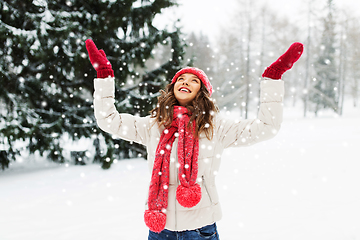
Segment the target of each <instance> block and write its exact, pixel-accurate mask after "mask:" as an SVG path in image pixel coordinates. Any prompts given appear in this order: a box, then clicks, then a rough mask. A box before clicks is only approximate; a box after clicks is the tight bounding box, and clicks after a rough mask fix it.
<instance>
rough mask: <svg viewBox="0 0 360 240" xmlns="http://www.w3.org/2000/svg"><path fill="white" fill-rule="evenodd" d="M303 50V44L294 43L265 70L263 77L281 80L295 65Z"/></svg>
mask: <svg viewBox="0 0 360 240" xmlns="http://www.w3.org/2000/svg"><path fill="white" fill-rule="evenodd" d="M303 49H304V46H303V44H302V43H299V42H296V43H293V44H292V45H291V46H290V47H289V49H288V50H287V51H286V52H285V53H284V54H283V55H281V56H280V57H279V58H278V59H277V60H276V61H275V62H274V63H273V64H271V65H270V66H269V67H268V68H266V69H265V71H264V73H263V74H262V77H267V78H271V79H281V76H282V75H283V73H284V72H286V71H287V70H289V69H290V68H292V66H293V65H294V63H295V62H296V61H297V60H298V59H299V58H300V56H301V54H302V52H303Z"/></svg>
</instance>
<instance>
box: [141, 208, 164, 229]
mask: <svg viewBox="0 0 360 240" xmlns="http://www.w3.org/2000/svg"><path fill="white" fill-rule="evenodd" d="M144 219H145V224H146V226H148V228H149V229H150V230H151V231H153V232H156V233H159V232H161V231H162V230H164V228H165V224H166V214H165V213H163V212H161V211H158V210H146V211H145V214H144Z"/></svg>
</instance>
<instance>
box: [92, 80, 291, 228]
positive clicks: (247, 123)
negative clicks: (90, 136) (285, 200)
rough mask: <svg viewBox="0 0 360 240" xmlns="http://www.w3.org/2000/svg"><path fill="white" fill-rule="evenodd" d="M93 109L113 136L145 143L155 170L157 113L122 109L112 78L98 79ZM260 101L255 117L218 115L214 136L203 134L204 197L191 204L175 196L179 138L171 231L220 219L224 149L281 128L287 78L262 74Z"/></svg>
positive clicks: (261, 138)
mask: <svg viewBox="0 0 360 240" xmlns="http://www.w3.org/2000/svg"><path fill="white" fill-rule="evenodd" d="M94 84H95V92H94V111H95V117H96V120H97V124H98V126H99V127H100V128H101V129H102V130H104V131H105V132H108V133H110V134H113V135H115V136H118V137H120V138H122V139H125V140H128V141H134V142H137V143H140V144H144V145H145V146H146V147H147V153H148V166H149V171H150V174H151V171H152V168H153V163H154V159H155V151H156V147H157V145H158V142H159V139H160V135H161V132H162V131H163V130H164V127H163V126H160V127H159V126H158V125H157V124H152V123H153V121H154V118H150V117H149V116H147V117H137V116H133V115H130V114H126V113H118V112H117V110H116V109H115V106H114V92H115V91H114V78H105V79H95V80H94ZM260 87H261V94H260V98H261V104H260V109H259V113H258V118H257V119H251V120H241V121H233V120H228V119H224V118H222V117H221V116H219V115H218V116H216V117H215V128H214V137H213V139H212V140H208V139H207V138H206V136H205V135H204V134H202V135H200V138H199V159H198V167H199V169H198V180H197V182H198V183H199V184H200V186H201V192H202V198H201V201H200V202H199V203H198V204H197V205H196V206H195V207H193V208H184V207H182V206H181V205H180V204H179V203H178V202H177V201H176V188H177V186H178V184H179V179H178V174H177V171H178V169H177V167H176V163H177V139H175V142H174V144H173V147H172V152H171V159H170V184H169V185H170V186H169V194H168V207H167V209H166V215H167V220H166V226H165V228H166V229H168V230H172V231H183V230H193V229H196V228H200V227H203V226H206V225H209V224H212V223H214V222H216V221H218V220H220V219H221V208H220V204H219V198H218V194H217V190H216V186H215V176H216V175H217V172H218V170H219V165H220V162H221V161H220V160H221V154H222V152H223V150H224V149H225V148H227V147H240V146H249V145H252V144H254V143H257V142H260V141H264V140H266V139H269V138H272V137H274V136H275V134H276V133H277V132H278V130H279V129H280V124H281V122H282V111H283V104H282V101H283V96H284V82H283V81H281V80H263V81H261V83H260Z"/></svg>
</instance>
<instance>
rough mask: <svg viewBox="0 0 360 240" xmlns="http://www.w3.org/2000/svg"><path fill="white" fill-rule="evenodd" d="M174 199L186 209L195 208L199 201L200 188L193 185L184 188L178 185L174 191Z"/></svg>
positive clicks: (197, 185)
mask: <svg viewBox="0 0 360 240" xmlns="http://www.w3.org/2000/svg"><path fill="white" fill-rule="evenodd" d="M176 199H177V200H178V202H179V204H180V205H181V206H183V207H186V208H192V207H194V206H196V205H197V204H198V203H199V202H200V200H201V187H200V185H199V184H195V185H194V186H191V187H184V186H182V185H179V186H178V187H177V189H176Z"/></svg>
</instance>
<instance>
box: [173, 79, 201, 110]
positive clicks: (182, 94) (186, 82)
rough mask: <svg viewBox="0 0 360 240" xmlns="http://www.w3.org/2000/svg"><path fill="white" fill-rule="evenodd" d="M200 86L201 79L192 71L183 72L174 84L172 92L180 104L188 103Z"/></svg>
mask: <svg viewBox="0 0 360 240" xmlns="http://www.w3.org/2000/svg"><path fill="white" fill-rule="evenodd" d="M200 88H201V80H200V79H199V78H198V77H197V76H196V75H194V74H192V73H184V74H182V75H180V76H179V77H178V79H177V80H176V82H175V84H174V94H175V98H176V100H178V102H179V104H180V105H181V106H185V105H187V104H188V103H190V102H191V101H192V100H193V99H194V98H195V96H196V94H197V93H198V92H199V90H200Z"/></svg>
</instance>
